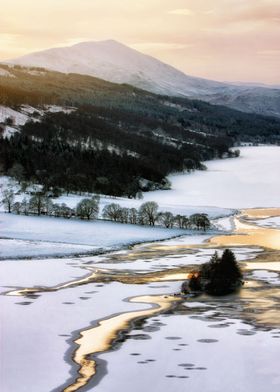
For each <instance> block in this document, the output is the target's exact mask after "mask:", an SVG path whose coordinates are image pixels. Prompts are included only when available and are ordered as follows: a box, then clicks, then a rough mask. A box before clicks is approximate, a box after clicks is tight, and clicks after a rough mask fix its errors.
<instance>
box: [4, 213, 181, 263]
mask: <svg viewBox="0 0 280 392" xmlns="http://www.w3.org/2000/svg"><path fill="white" fill-rule="evenodd" d="M184 233H186V232H185V231H184V230H179V229H165V228H162V227H154V228H152V227H146V226H138V225H126V224H121V223H114V222H106V221H89V222H88V221H81V220H78V219H71V220H65V219H63V218H52V217H37V216H18V215H14V214H7V213H0V237H1V239H0V241H1V242H0V245H2V246H1V248H0V258H7V257H11V258H12V257H28V256H33V257H34V256H40V255H42V256H54V255H63V254H69V253H72V254H73V253H74V254H79V253H80V254H83V253H87V252H92V253H96V252H97V251H104V250H109V249H114V248H119V247H122V246H127V245H131V244H135V243H138V242H149V241H156V240H162V239H166V238H171V237H175V236H178V235H182V234H184Z"/></svg>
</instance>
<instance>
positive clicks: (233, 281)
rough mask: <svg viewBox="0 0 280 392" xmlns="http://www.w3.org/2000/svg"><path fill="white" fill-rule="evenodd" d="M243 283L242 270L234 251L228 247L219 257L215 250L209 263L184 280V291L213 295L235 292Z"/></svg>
mask: <svg viewBox="0 0 280 392" xmlns="http://www.w3.org/2000/svg"><path fill="white" fill-rule="evenodd" d="M241 285H242V272H241V270H240V267H239V266H238V263H237V261H236V258H235V255H234V253H233V252H232V251H231V250H230V249H226V250H225V251H224V252H223V254H222V256H221V257H219V256H218V253H217V252H215V253H214V255H213V256H212V257H211V259H210V261H209V262H208V263H205V264H203V265H202V266H201V267H200V269H199V271H198V272H196V273H193V274H192V275H191V277H190V279H189V281H188V282H187V284H186V282H184V283H183V286H182V292H183V293H184V294H186V293H187V292H188V291H204V292H206V293H208V294H211V295H225V294H229V293H231V292H234V291H235V290H237V289H238V288H239V287H240V286H241Z"/></svg>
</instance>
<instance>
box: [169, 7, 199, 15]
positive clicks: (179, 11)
mask: <svg viewBox="0 0 280 392" xmlns="http://www.w3.org/2000/svg"><path fill="white" fill-rule="evenodd" d="M168 13H169V14H172V15H182V16H192V15H194V14H195V13H194V12H193V11H192V10H190V9H188V8H178V9H176V10H171V11H168Z"/></svg>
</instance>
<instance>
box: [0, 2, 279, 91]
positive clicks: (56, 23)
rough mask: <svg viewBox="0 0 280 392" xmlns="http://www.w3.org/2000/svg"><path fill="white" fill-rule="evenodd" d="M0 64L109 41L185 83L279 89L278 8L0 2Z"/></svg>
mask: <svg viewBox="0 0 280 392" xmlns="http://www.w3.org/2000/svg"><path fill="white" fill-rule="evenodd" d="M0 5H2V6H3V8H4V9H5V13H2V15H1V16H0V61H5V60H7V59H12V58H15V57H19V56H23V55H25V54H29V53H32V52H36V51H40V50H45V49H48V48H52V47H62V46H71V45H72V44H75V43H79V42H83V41H102V40H107V39H114V40H116V41H119V42H121V43H123V44H125V45H127V46H129V47H132V48H134V49H136V50H138V51H140V52H142V53H144V54H148V55H151V56H153V57H155V58H157V59H159V60H161V61H163V62H165V63H167V64H170V65H172V66H174V67H175V68H177V69H179V70H181V71H183V72H184V73H186V74H188V75H193V76H198V77H202V78H207V79H212V80H217V81H228V82H242V83H243V82H248V83H264V84H272V85H279V84H280V73H279V69H280V45H279V42H280V23H279V22H280V4H279V1H276V0H255V1H254V4H252V2H250V1H249V0H242V1H241V0H216V1H214V2H213V1H211V2H210V1H205V0H204V1H202V0H196V1H194V0H174V1H173V3H172V5H170V2H169V1H167V0H161V1H160V0H150V1H148V0H142V1H140V2H138V3H136V4H135V3H134V4H132V3H131V1H129V0H103V1H101V0H95V1H94V2H93V1H90V0H81V1H79V2H78V3H77V2H76V1H74V0H60V1H59V2H58V1H57V0H48V1H47V2H40V4H38V3H36V2H34V1H32V0H26V1H25V2H21V1H19V0H10V1H9V2H7V1H5V0H0Z"/></svg>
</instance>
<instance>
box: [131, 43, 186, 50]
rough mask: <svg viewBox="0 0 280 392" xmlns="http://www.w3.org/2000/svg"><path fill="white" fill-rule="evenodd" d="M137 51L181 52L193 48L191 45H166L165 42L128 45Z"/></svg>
mask: <svg viewBox="0 0 280 392" xmlns="http://www.w3.org/2000/svg"><path fill="white" fill-rule="evenodd" d="M130 46H131V47H132V48H134V49H136V50H139V51H150V50H151V51H153V50H182V49H187V48H190V47H192V46H193V44H180V43H175V42H174V43H172V42H171V43H167V42H141V43H135V44H131V45H130Z"/></svg>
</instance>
